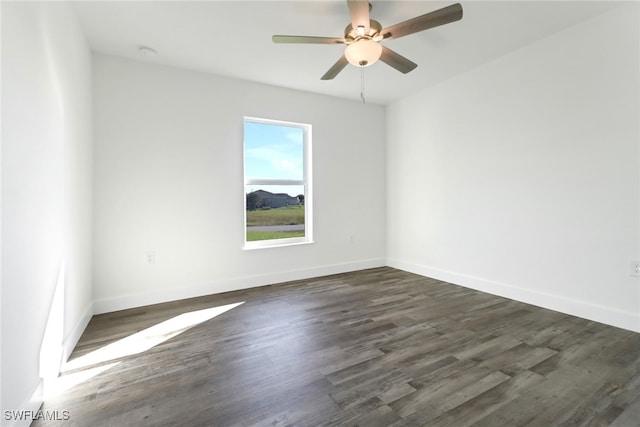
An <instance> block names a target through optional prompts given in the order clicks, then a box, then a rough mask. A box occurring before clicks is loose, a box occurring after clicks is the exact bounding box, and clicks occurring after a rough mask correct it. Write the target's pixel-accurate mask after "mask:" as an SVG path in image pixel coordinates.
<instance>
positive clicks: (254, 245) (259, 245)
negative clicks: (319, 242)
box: [242, 239, 315, 251]
mask: <svg viewBox="0 0 640 427" xmlns="http://www.w3.org/2000/svg"><path fill="white" fill-rule="evenodd" d="M278 240H282V241H281V242H279V241H278ZM291 240H292V239H276V240H258V241H256V242H246V243H245V244H244V246H243V247H242V250H243V251H252V250H255V249H269V248H283V247H287V246H300V245H310V244H313V243H315V241H313V240H304V241H302V240H298V241H291ZM267 242H269V243H267ZM276 242H277V243H276Z"/></svg>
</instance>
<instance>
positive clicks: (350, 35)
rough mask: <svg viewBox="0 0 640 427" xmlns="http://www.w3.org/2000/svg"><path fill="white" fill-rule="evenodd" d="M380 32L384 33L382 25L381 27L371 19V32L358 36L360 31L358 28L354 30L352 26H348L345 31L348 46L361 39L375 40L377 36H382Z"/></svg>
mask: <svg viewBox="0 0 640 427" xmlns="http://www.w3.org/2000/svg"><path fill="white" fill-rule="evenodd" d="M380 31H382V25H380V23H379V22H378V21H376V20H375V19H370V20H369V31H368V32H367V33H365V34H363V35H361V34H358V30H357V29H356V28H353V25H352V24H349V25H347V26H346V28H345V29H344V39H345V42H346V44H349V43H353V42H355V41H358V40H360V39H369V40H373V39H374V38H375V36H377V35H378V34H380ZM376 41H377V40H376Z"/></svg>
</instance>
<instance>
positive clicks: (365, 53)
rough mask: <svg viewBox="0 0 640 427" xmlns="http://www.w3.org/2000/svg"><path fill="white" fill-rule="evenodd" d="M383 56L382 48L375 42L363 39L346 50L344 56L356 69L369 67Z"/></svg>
mask: <svg viewBox="0 0 640 427" xmlns="http://www.w3.org/2000/svg"><path fill="white" fill-rule="evenodd" d="M380 55H382V46H381V45H380V43H376V42H374V41H373V40H369V39H361V40H358V41H356V42H353V43H351V44H350V45H348V46H347V47H346V48H345V49H344V56H345V57H346V58H347V61H349V63H350V64H352V65H355V66H356V67H367V66H369V65H371V64H373V63H374V62H376V61H377V60H378V59H380Z"/></svg>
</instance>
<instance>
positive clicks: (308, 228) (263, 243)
mask: <svg viewBox="0 0 640 427" xmlns="http://www.w3.org/2000/svg"><path fill="white" fill-rule="evenodd" d="M247 122H250V123H258V124H267V125H275V126H283V127H293V128H296V129H302V135H303V140H302V168H303V171H302V179H301V180H294V179H272V178H251V179H249V178H248V177H247V173H246V169H247V164H246V142H245V133H244V125H245V124H246V123H247ZM242 129H243V130H242V174H243V180H244V185H243V187H242V189H243V193H245V194H244V197H243V206H244V207H243V212H244V214H243V217H244V221H243V230H244V231H243V236H244V237H243V241H244V245H243V249H245V250H250V249H262V248H274V247H282V246H293V245H306V244H309V243H314V240H313V197H312V193H313V188H312V182H311V181H312V173H311V170H312V167H311V166H312V158H311V151H312V150H311V147H312V143H311V138H312V137H311V134H312V125H311V124H308V123H298V122H292V121H284V120H274V119H265V118H260V117H251V116H244V118H243V121H242ZM247 185H283V186H287V185H296V186H303V188H304V236H303V237H289V238H282V239H269V240H253V241H247V205H246V196H247V194H246V188H247Z"/></svg>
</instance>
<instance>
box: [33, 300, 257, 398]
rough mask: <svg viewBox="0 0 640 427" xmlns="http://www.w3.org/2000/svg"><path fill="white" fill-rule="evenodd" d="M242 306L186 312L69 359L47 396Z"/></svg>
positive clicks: (51, 384) (236, 304)
mask: <svg viewBox="0 0 640 427" xmlns="http://www.w3.org/2000/svg"><path fill="white" fill-rule="evenodd" d="M241 304H244V301H242V302H238V303H234V304H227V305H222V306H219V307H211V308H205V309H202V310H196V311H191V312H189V313H183V314H180V315H177V316H175V317H172V318H171V319H168V320H165V321H163V322H160V323H158V324H156V325H153V326H151V327H149V328H146V329H143V330H142V331H140V332H136V333H135V334H133V335H129V336H128V337H126V338H122V339H120V340H118V341H115V342H113V343H111V344H108V345H106V346H104V347H102V348H100V349H98V350H95V351H92V352H91V353H88V354H85V355H84V356H80V357H77V358H75V359H73V360H70V361H68V362H67V363H64V364H63V366H62V369H61V372H62V374H61V376H59V377H58V378H55V379H54V380H52V381H50V384H49V386H48V387H46V388H47V391H46V395H47V397H51V396H54V395H56V394H59V393H61V392H63V391H65V390H68V389H69V388H71V387H73V386H75V385H77V384H80V383H82V382H85V381H87V380H89V379H91V378H93V377H95V376H96V375H98V374H100V373H102V372H105V371H107V370H109V369H111V368H113V367H115V366H116V365H118V364H119V363H120V361H118V362H115V363H108V362H113V361H116V360H118V359H122V358H124V357H127V356H133V355H135V354H140V353H143V352H145V351H147V350H149V349H151V348H153V347H155V346H157V345H158V344H161V343H163V342H165V341H167V340H169V339H171V338H173V337H175V336H177V335H179V334H181V333H182V332H185V331H187V330H189V329H191V328H193V327H194V326H197V325H199V324H201V323H203V322H206V321H207V320H210V319H213V318H214V317H216V316H219V315H221V314H223V313H225V312H227V311H229V310H231V309H233V308H235V307H238V306H239V305H241ZM105 363H106V364H105ZM103 364H104V365H103Z"/></svg>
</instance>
